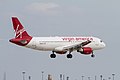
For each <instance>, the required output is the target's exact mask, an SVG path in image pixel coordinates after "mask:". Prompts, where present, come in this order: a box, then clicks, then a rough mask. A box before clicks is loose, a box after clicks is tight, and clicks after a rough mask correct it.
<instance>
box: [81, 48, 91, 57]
mask: <svg viewBox="0 0 120 80" xmlns="http://www.w3.org/2000/svg"><path fill="white" fill-rule="evenodd" d="M80 52H81V53H82V54H86V55H87V54H91V53H92V52H93V50H92V48H90V47H83V48H82V49H81V50H80Z"/></svg>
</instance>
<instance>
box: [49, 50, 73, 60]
mask: <svg viewBox="0 0 120 80" xmlns="http://www.w3.org/2000/svg"><path fill="white" fill-rule="evenodd" d="M50 57H51V58H56V54H54V51H52V54H50ZM67 58H72V54H70V53H69V54H67Z"/></svg>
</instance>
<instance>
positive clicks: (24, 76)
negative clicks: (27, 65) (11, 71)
mask: <svg viewBox="0 0 120 80" xmlns="http://www.w3.org/2000/svg"><path fill="white" fill-rule="evenodd" d="M22 74H23V80H25V71H23V72H22Z"/></svg>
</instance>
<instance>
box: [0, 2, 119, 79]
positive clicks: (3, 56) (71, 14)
mask: <svg viewBox="0 0 120 80" xmlns="http://www.w3.org/2000/svg"><path fill="white" fill-rule="evenodd" d="M119 3H120V1H119V0H0V26H1V27H0V50H1V51H0V80H2V79H3V73H4V72H6V73H7V79H9V80H21V79H22V71H26V75H27V76H26V77H28V76H29V75H31V76H32V79H34V80H41V71H45V76H44V78H46V76H47V74H52V76H53V78H54V80H57V79H59V78H58V77H59V74H60V73H62V74H65V75H66V76H70V78H71V80H75V79H79V80H80V79H81V76H82V75H85V76H91V77H92V78H93V76H94V75H97V76H98V77H99V75H100V74H103V75H104V76H105V78H108V77H109V76H110V75H111V74H112V73H115V74H116V76H117V77H116V79H120V71H119V68H120V63H119V60H120V53H119V49H120V47H119V44H120V42H119V41H120V37H119V34H120V4H119ZM12 16H17V17H18V18H19V20H20V21H21V23H22V24H23V25H24V27H25V29H26V30H27V32H28V33H29V34H30V35H32V36H95V37H99V38H101V39H102V40H103V41H104V42H105V43H106V48H105V49H103V50H100V51H95V52H94V54H95V55H96V57H95V58H94V59H93V58H91V57H90V55H89V56H85V55H82V54H80V53H76V52H73V58H72V59H67V58H66V54H65V55H57V58H56V59H51V58H49V55H50V54H51V52H42V51H36V50H32V49H27V48H23V47H20V46H16V45H14V44H11V43H9V42H8V40H9V39H11V38H13V37H14V32H13V28H12V24H11V17H12ZM26 79H27V80H28V78H26ZM86 79H87V78H86Z"/></svg>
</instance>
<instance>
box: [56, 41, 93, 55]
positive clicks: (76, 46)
mask: <svg viewBox="0 0 120 80" xmlns="http://www.w3.org/2000/svg"><path fill="white" fill-rule="evenodd" d="M89 43H91V41H90V40H87V41H85V42H82V43H76V44H70V45H66V46H60V47H57V48H55V51H69V53H71V52H72V51H73V50H79V49H80V48H82V47H83V46H85V45H87V44H89Z"/></svg>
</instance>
